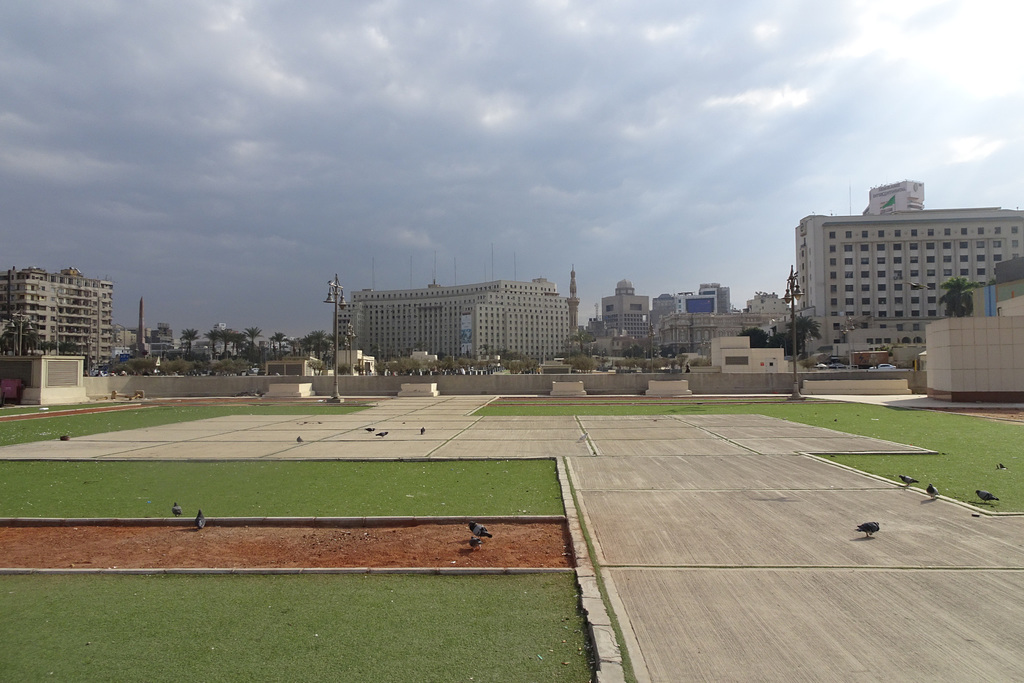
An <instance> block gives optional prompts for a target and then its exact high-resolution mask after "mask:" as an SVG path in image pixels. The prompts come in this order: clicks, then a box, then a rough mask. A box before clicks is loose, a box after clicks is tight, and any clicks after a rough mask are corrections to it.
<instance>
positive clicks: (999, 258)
mask: <svg viewBox="0 0 1024 683" xmlns="http://www.w3.org/2000/svg"><path fill="white" fill-rule="evenodd" d="M992 260H993V261H1002V260H1003V255H1002V254H993V255H992Z"/></svg>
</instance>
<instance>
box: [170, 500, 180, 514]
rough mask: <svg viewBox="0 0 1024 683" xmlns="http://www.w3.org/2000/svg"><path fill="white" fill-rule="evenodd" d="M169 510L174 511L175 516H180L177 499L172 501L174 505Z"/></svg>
mask: <svg viewBox="0 0 1024 683" xmlns="http://www.w3.org/2000/svg"><path fill="white" fill-rule="evenodd" d="M171 512H173V513H174V516H175V517H181V506H180V505H178V501H174V505H172V506H171Z"/></svg>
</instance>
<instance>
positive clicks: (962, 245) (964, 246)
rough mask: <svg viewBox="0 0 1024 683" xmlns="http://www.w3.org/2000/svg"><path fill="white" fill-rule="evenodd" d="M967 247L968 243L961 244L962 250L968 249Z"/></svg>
mask: <svg viewBox="0 0 1024 683" xmlns="http://www.w3.org/2000/svg"><path fill="white" fill-rule="evenodd" d="M967 246H968V245H967V242H961V243H960V248H961V249H966V248H967Z"/></svg>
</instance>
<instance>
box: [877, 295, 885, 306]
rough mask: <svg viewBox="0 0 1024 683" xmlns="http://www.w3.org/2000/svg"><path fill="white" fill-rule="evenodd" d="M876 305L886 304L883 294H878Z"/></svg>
mask: <svg viewBox="0 0 1024 683" xmlns="http://www.w3.org/2000/svg"><path fill="white" fill-rule="evenodd" d="M878 305H879V306H885V305H886V303H885V297H884V296H880V297H878Z"/></svg>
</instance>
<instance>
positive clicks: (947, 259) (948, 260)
mask: <svg viewBox="0 0 1024 683" xmlns="http://www.w3.org/2000/svg"><path fill="white" fill-rule="evenodd" d="M942 262H943V263H952V262H953V256H952V255H950V254H946V255H945V256H943V257H942ZM929 263H931V261H929Z"/></svg>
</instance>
